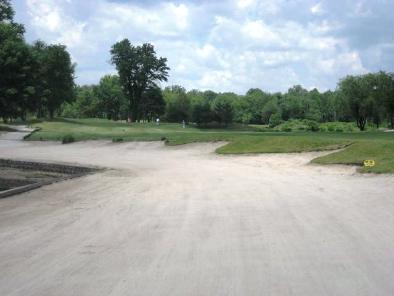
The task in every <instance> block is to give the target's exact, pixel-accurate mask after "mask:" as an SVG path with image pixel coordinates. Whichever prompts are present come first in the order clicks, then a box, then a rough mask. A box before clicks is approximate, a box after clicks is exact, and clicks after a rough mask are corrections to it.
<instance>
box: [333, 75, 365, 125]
mask: <svg viewBox="0 0 394 296" xmlns="http://www.w3.org/2000/svg"><path fill="white" fill-rule="evenodd" d="M339 89H340V91H341V92H342V93H343V95H344V96H345V97H346V99H347V102H348V104H349V107H350V110H351V112H352V115H353V117H354V118H355V120H356V123H357V127H358V128H359V129H360V131H363V130H365V125H366V123H367V119H368V117H369V116H371V101H370V91H371V85H370V84H369V83H368V80H367V79H365V77H363V76H347V77H346V78H345V79H343V80H341V81H340V82H339Z"/></svg>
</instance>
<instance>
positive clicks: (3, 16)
mask: <svg viewBox="0 0 394 296" xmlns="http://www.w3.org/2000/svg"><path fill="white" fill-rule="evenodd" d="M14 15H15V12H14V9H13V8H12V6H11V1H10V0H0V22H12V21H13V20H14Z"/></svg>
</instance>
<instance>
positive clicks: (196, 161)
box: [0, 140, 394, 296]
mask: <svg viewBox="0 0 394 296" xmlns="http://www.w3.org/2000/svg"><path fill="white" fill-rule="evenodd" d="M219 145H220V144H198V145H197V144H193V145H186V146H181V147H165V146H164V145H163V144H162V143H158V142H152V143H119V144H118V143H116V144H115V143H108V142H101V141H97V142H85V143H73V144H69V145H61V144H57V143H44V142H35V143H32V142H18V141H11V140H9V141H8V140H7V141H6V140H0V158H14V159H23V160H42V161H56V162H67V163H79V164H85V165H96V166H104V167H109V168H112V169H111V170H106V171H104V172H102V173H98V174H95V175H89V176H86V177H82V178H79V179H74V180H69V181H65V182H61V183H57V184H53V185H49V186H46V187H43V188H41V189H38V190H35V191H31V192H28V193H24V194H21V195H18V196H14V197H11V198H6V199H2V200H0V271H1V272H0V295H24V296H25V295H37V296H42V295H67V296H69V295H92V296H93V295H94V296H97V295H182V296H183V295H303V296H305V295H346V296H349V295H357V296H360V295H394V281H393V273H394V236H393V234H394V186H393V184H394V183H393V182H394V177H393V176H387V175H386V176H375V175H360V174H357V173H355V169H354V168H352V167H322V166H315V165H308V162H309V161H310V160H311V159H312V158H314V157H316V156H318V155H321V154H322V153H305V154H287V155H284V154H282V155H280V154H270V155H259V156H219V155H215V154H214V153H213V151H214V149H215V148H216V147H218V146H219Z"/></svg>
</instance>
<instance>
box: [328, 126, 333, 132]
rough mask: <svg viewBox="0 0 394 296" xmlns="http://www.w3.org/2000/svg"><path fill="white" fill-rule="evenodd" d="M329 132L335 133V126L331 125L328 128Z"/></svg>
mask: <svg viewBox="0 0 394 296" xmlns="http://www.w3.org/2000/svg"><path fill="white" fill-rule="evenodd" d="M327 130H328V131H329V132H333V131H335V126H333V125H329V126H328V127H327Z"/></svg>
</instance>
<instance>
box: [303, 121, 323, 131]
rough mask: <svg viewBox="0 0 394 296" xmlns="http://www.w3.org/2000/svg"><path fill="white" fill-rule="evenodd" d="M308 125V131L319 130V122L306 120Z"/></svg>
mask: <svg viewBox="0 0 394 296" xmlns="http://www.w3.org/2000/svg"><path fill="white" fill-rule="evenodd" d="M305 123H306V125H307V129H308V131H312V132H318V131H319V129H320V128H319V124H318V123H317V122H316V121H314V120H306V122H305Z"/></svg>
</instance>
